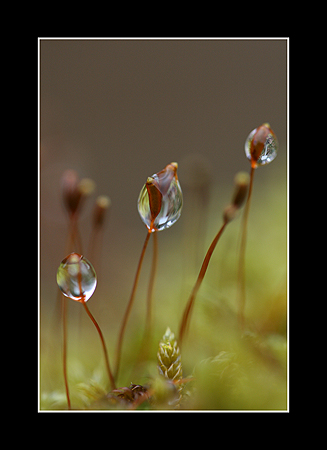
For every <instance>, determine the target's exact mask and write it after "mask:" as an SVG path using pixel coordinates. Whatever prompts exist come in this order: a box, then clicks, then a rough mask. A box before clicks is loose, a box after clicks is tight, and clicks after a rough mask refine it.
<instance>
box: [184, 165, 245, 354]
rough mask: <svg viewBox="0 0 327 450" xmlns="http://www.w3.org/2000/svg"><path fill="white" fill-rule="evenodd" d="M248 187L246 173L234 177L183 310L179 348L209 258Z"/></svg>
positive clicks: (241, 202)
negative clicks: (231, 192)
mask: <svg viewBox="0 0 327 450" xmlns="http://www.w3.org/2000/svg"><path fill="white" fill-rule="evenodd" d="M248 185H249V176H248V174H247V173H245V172H240V173H238V174H237V175H236V176H235V192H234V196H233V199H232V202H231V204H230V205H228V206H227V207H226V208H225V210H224V213H223V224H222V226H221V228H220V230H219V231H218V233H217V235H216V236H215V238H214V240H213V241H212V243H211V245H210V247H209V249H208V251H207V254H206V256H205V258H204V260H203V263H202V266H201V269H200V272H199V275H198V278H197V280H196V283H195V285H194V287H193V290H192V292H191V295H190V298H189V300H188V302H187V304H186V306H185V309H184V313H183V317H182V320H181V323H180V327H179V344H180V346H182V343H183V339H184V337H185V334H186V332H187V329H188V326H189V323H190V319H191V314H192V310H193V307H194V302H195V298H196V295H197V293H198V291H199V289H200V286H201V284H202V281H203V279H204V276H205V274H206V271H207V268H208V265H209V262H210V259H211V256H212V254H213V252H214V250H215V248H216V245H217V243H218V241H219V239H220V237H221V235H222V233H223V231H224V229H225V228H226V226H227V224H228V223H229V222H230V221H231V220H233V219H234V218H235V217H236V214H237V211H238V210H239V209H240V208H241V206H242V204H243V202H244V200H245V198H246V194H247V190H248Z"/></svg>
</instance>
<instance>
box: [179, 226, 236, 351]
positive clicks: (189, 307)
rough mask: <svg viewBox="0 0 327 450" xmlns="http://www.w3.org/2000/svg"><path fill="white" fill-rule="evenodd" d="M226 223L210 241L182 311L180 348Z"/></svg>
mask: <svg viewBox="0 0 327 450" xmlns="http://www.w3.org/2000/svg"><path fill="white" fill-rule="evenodd" d="M227 223H228V221H226V220H225V221H224V223H223V225H222V227H221V228H220V230H219V231H218V233H217V235H216V236H215V238H214V240H213V241H212V243H211V245H210V247H209V249H208V251H207V254H206V256H205V258H204V260H203V263H202V266H201V269H200V272H199V275H198V278H197V280H196V283H195V285H194V287H193V290H192V292H191V295H190V298H189V300H188V302H187V304H186V307H185V310H184V314H183V317H182V320H181V324H180V327H179V338H178V344H179V346H180V347H181V346H182V342H183V339H184V337H185V334H186V332H187V329H188V326H189V323H190V320H191V314H192V310H193V306H194V302H195V298H196V295H197V293H198V290H199V289H200V286H201V283H202V281H203V278H204V276H205V274H206V271H207V268H208V265H209V262H210V259H211V256H212V254H213V251H214V249H215V248H216V245H217V243H218V241H219V239H220V236H221V235H222V233H223V231H224V229H225V227H226V225H227Z"/></svg>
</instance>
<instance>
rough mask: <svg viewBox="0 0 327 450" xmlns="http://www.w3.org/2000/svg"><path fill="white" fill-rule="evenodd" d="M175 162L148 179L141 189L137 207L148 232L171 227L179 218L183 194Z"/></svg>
mask: <svg viewBox="0 0 327 450" xmlns="http://www.w3.org/2000/svg"><path fill="white" fill-rule="evenodd" d="M177 167H178V164H177V163H176V162H172V163H170V164H168V165H167V166H166V167H165V168H164V169H163V170H161V171H160V172H158V173H155V174H154V175H152V177H148V179H147V182H146V183H145V185H144V186H143V188H142V189H141V192H140V195H139V198H138V202H137V207H138V211H139V214H140V216H141V219H142V220H143V222H144V223H145V225H146V226H147V228H148V229H149V231H151V232H154V231H161V230H165V229H166V228H169V227H171V226H172V225H173V224H174V223H175V222H176V221H177V220H178V219H179V217H180V215H181V212H182V206H183V194H182V190H181V187H180V184H179V181H178V177H177Z"/></svg>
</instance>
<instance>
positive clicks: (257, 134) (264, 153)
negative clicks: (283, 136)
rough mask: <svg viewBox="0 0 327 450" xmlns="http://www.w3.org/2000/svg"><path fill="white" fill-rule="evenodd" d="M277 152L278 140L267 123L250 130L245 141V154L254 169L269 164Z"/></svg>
mask: <svg viewBox="0 0 327 450" xmlns="http://www.w3.org/2000/svg"><path fill="white" fill-rule="evenodd" d="M277 152H278V140H277V137H276V135H275V133H274V132H273V130H272V129H271V128H270V125H269V123H264V124H263V125H261V126H260V127H258V128H255V129H254V130H252V131H251V133H250V134H249V135H248V137H247V139H246V141H245V154H246V157H247V158H248V160H249V161H250V162H251V166H252V168H254V169H255V168H256V167H257V166H263V165H265V164H269V163H270V162H271V161H273V160H274V159H275V158H276V156H277Z"/></svg>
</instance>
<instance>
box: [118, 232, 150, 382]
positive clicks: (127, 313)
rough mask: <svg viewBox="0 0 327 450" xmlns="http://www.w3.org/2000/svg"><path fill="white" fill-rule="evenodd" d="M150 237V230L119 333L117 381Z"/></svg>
mask: <svg viewBox="0 0 327 450" xmlns="http://www.w3.org/2000/svg"><path fill="white" fill-rule="evenodd" d="M150 236H151V231H150V230H149V231H148V232H147V234H146V238H145V241H144V244H143V248H142V252H141V256H140V259H139V263H138V266H137V270H136V274H135V279H134V284H133V288H132V292H131V296H130V298H129V302H128V304H127V308H126V311H125V314H124V317H123V320H122V324H121V327H120V332H119V337H118V342H117V348H116V368H115V372H114V377H115V379H116V380H117V377H118V372H119V366H120V359H121V349H122V345H123V339H124V333H125V328H126V325H127V321H128V317H129V314H130V312H131V309H132V306H133V301H134V297H135V292H136V288H137V284H138V280H139V276H140V272H141V267H142V263H143V259H144V255H145V250H146V248H147V245H148V242H149V238H150Z"/></svg>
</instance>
